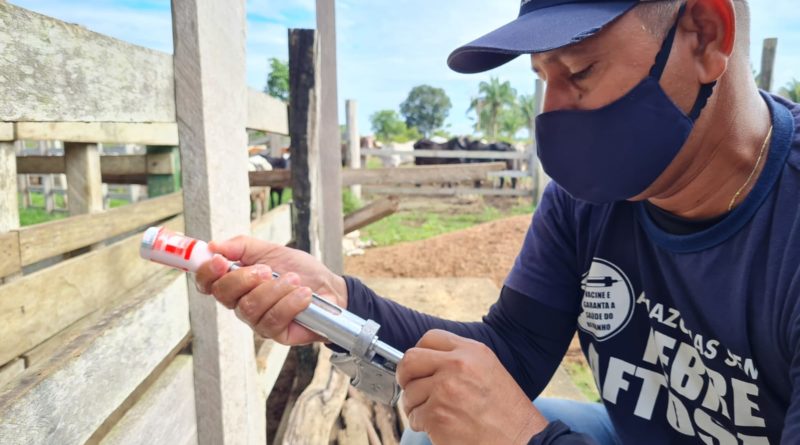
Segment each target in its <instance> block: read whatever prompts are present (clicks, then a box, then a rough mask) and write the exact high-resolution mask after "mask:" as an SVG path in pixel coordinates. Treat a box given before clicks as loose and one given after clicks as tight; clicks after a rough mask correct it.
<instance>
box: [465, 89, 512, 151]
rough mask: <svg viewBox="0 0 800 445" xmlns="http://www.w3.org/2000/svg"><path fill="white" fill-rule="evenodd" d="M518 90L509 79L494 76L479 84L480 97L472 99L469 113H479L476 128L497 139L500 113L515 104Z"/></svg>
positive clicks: (490, 137)
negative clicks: (503, 80)
mask: <svg viewBox="0 0 800 445" xmlns="http://www.w3.org/2000/svg"><path fill="white" fill-rule="evenodd" d="M516 98H517V91H516V90H515V89H514V88H512V87H511V83H510V82H508V81H505V82H500V79H498V78H496V77H492V78H491V79H490V80H489V82H481V83H480V85H478V97H475V98H473V99H472V103H470V106H469V109H468V110H467V113H469V112H470V111H475V112H476V113H477V115H478V121H477V122H476V124H475V126H476V129H477V130H479V131H482V132H483V133H484V134H485V135H486V136H487V137H488V138H489V139H495V138H496V137H497V134H498V133H499V129H500V114H501V112H502V110H503V109H504V108H505V109H507V108H512V107H514V105H515V102H516Z"/></svg>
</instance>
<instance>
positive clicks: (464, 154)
mask: <svg viewBox="0 0 800 445" xmlns="http://www.w3.org/2000/svg"><path fill="white" fill-rule="evenodd" d="M361 154H362V155H364V156H378V157H387V156H394V155H398V156H406V157H409V158H448V159H452V158H456V159H486V160H492V161H496V160H500V159H528V154H527V153H526V152H522V151H468V150H413V151H400V150H384V149H377V148H365V149H363V150H361Z"/></svg>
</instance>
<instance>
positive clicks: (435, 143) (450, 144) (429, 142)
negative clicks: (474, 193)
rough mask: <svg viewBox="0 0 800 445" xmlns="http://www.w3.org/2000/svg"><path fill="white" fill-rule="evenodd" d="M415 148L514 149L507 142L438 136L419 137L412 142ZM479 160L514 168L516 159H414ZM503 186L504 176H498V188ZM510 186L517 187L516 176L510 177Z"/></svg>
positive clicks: (430, 161)
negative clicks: (448, 138) (429, 137)
mask: <svg viewBox="0 0 800 445" xmlns="http://www.w3.org/2000/svg"><path fill="white" fill-rule="evenodd" d="M414 149H415V150H451V151H455V150H464V151H495V152H513V151H516V149H515V148H514V147H513V146H512V145H511V144H509V143H507V142H496V143H491V144H490V143H486V142H484V141H482V140H472V139H470V138H468V137H463V138H452V139H450V140H445V139H442V138H439V139H438V140H437V139H436V138H431V139H421V140H419V141H417V142H416V143H415V144H414ZM479 162H504V163H505V164H506V169H507V170H515V167H516V164H517V160H516V159H495V158H491V157H489V158H480V159H471V158H421V157H418V158H416V159H415V160H414V164H415V165H443V164H474V163H479ZM475 186H476V187H480V181H476V184H475ZM504 186H505V178H503V177H501V178H500V188H503V187H504ZM511 187H512V188H517V178H511Z"/></svg>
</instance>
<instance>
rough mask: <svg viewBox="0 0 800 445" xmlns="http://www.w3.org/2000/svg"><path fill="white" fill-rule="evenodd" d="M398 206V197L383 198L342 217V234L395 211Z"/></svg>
mask: <svg viewBox="0 0 800 445" xmlns="http://www.w3.org/2000/svg"><path fill="white" fill-rule="evenodd" d="M399 207H400V201H399V200H398V199H392V198H383V199H379V200H377V201H375V202H372V203H370V204H369V205H367V206H364V207H362V208H360V209H358V210H356V211H355V212H353V213H351V214H349V215H347V216H345V217H344V234H345V235H346V234H348V233H350V232H353V231H355V230H358V229H360V228H362V227H366V226H368V225H370V224H372V223H374V222H375V221H380V220H382V219H383V218H386V217H387V216H389V215H391V214H393V213H395V212H396V211H397V209H398V208H399Z"/></svg>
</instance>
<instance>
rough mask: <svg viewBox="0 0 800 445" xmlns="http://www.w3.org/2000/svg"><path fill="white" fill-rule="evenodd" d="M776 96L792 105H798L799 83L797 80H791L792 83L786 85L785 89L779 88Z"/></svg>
mask: <svg viewBox="0 0 800 445" xmlns="http://www.w3.org/2000/svg"><path fill="white" fill-rule="evenodd" d="M778 94H780V95H781V96H783V97H785V98H787V99H789V100H791V101H792V102H794V103H800V81H798V80H797V79H792V81H791V82H789V83H788V84H786V86H785V87H783V88H781V91H780V93H778Z"/></svg>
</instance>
